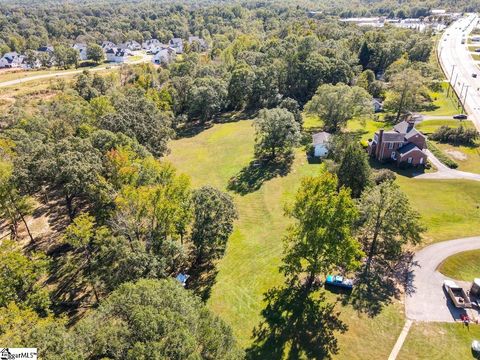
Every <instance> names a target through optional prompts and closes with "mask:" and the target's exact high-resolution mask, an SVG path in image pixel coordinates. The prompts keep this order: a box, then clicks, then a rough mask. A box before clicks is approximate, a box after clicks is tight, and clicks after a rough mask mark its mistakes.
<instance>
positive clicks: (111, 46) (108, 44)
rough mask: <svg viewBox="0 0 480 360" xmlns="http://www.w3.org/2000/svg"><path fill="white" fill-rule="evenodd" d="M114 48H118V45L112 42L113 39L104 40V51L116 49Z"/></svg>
mask: <svg viewBox="0 0 480 360" xmlns="http://www.w3.org/2000/svg"><path fill="white" fill-rule="evenodd" d="M114 48H117V45H115V44H114V43H113V42H111V41H104V42H102V49H103V51H105V52H106V51H107V50H110V49H114Z"/></svg>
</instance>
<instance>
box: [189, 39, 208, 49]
mask: <svg viewBox="0 0 480 360" xmlns="http://www.w3.org/2000/svg"><path fill="white" fill-rule="evenodd" d="M194 42H196V43H198V44H199V45H200V50H202V51H205V50H207V49H208V45H207V42H206V41H205V40H204V39H202V38H200V37H198V36H189V37H188V43H189V44H190V45H192V44H193V43H194Z"/></svg>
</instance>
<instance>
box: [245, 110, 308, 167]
mask: <svg viewBox="0 0 480 360" xmlns="http://www.w3.org/2000/svg"><path fill="white" fill-rule="evenodd" d="M254 125H255V154H256V156H258V157H261V156H262V155H266V156H267V157H269V158H270V159H274V158H275V157H276V156H277V155H278V154H279V153H280V154H285V153H288V152H290V151H291V150H292V148H293V147H294V146H295V145H297V143H298V142H299V140H300V125H299V124H298V123H297V122H296V121H295V117H294V116H293V114H292V113H291V112H289V111H288V110H285V109H281V108H275V109H268V110H267V109H263V110H261V111H260V113H259V114H258V117H257V118H256V119H255V123H254Z"/></svg>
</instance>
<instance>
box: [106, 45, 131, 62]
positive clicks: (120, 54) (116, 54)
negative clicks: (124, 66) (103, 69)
mask: <svg viewBox="0 0 480 360" xmlns="http://www.w3.org/2000/svg"><path fill="white" fill-rule="evenodd" d="M105 56H106V58H107V61H108V62H115V63H124V62H126V61H127V59H128V55H127V53H126V52H125V50H123V49H118V48H112V49H108V50H107V51H106V52H105Z"/></svg>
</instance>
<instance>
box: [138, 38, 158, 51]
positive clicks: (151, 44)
mask: <svg viewBox="0 0 480 360" xmlns="http://www.w3.org/2000/svg"><path fill="white" fill-rule="evenodd" d="M161 46H162V43H161V42H160V40H158V39H150V40H146V41H144V42H143V43H142V48H143V49H144V50H147V52H149V51H152V50H153V49H157V48H160V47H161Z"/></svg>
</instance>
